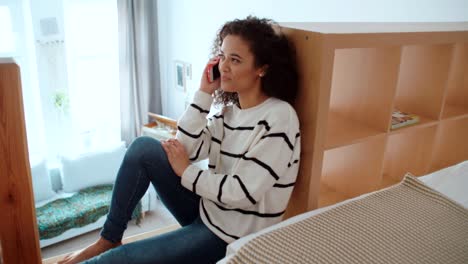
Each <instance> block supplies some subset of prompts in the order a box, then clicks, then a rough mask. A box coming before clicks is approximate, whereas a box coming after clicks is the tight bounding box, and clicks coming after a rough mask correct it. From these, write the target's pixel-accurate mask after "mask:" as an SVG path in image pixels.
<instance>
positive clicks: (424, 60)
mask: <svg viewBox="0 0 468 264" xmlns="http://www.w3.org/2000/svg"><path fill="white" fill-rule="evenodd" d="M452 47H453V45H430V46H423V45H421V46H405V47H403V52H402V59H401V66H400V75H399V79H398V88H397V96H396V99H395V107H396V108H398V109H400V110H401V111H404V112H409V113H415V114H418V115H421V116H425V117H427V118H430V119H434V120H438V119H439V117H440V114H441V111H442V101H443V95H444V90H445V88H446V83H447V79H448V72H449V64H450V59H451V56H452Z"/></svg>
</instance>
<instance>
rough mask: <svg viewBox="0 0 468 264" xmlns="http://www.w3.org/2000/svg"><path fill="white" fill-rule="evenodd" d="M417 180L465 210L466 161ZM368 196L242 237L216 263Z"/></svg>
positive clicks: (422, 222)
mask: <svg viewBox="0 0 468 264" xmlns="http://www.w3.org/2000/svg"><path fill="white" fill-rule="evenodd" d="M418 179H419V180H421V181H422V182H424V183H425V184H426V185H427V186H429V187H430V188H433V189H434V190H436V191H439V192H440V193H442V196H447V197H448V199H451V200H453V201H454V202H455V203H457V204H459V205H460V207H462V208H465V210H466V208H468V203H467V201H468V193H467V192H466V191H464V190H466V186H468V185H467V183H468V161H465V162H462V163H460V164H457V165H455V166H452V167H449V168H446V169H443V170H440V171H437V172H434V173H431V174H429V175H426V176H421V177H419V178H418ZM464 186H465V187H464ZM378 192H381V191H378ZM378 192H375V193H378ZM369 195H372V193H371V194H364V195H362V196H359V197H356V198H353V199H349V200H346V201H343V202H341V203H338V204H336V205H332V206H329V207H325V208H320V209H317V210H313V211H310V212H307V213H304V214H301V215H298V216H296V217H293V218H290V219H288V220H286V221H283V222H281V223H279V224H277V225H274V226H271V227H269V228H266V229H264V230H262V231H259V232H257V233H254V234H251V235H249V236H246V237H243V238H241V239H239V240H237V241H235V242H233V243H231V244H230V245H229V246H228V249H227V256H226V257H225V258H224V259H222V260H221V261H219V262H218V263H219V264H221V263H228V262H229V261H230V260H231V259H233V258H234V257H236V256H237V255H235V253H236V252H239V251H240V249H241V248H242V247H243V246H244V245H246V244H247V243H248V242H249V241H252V240H253V239H254V238H256V237H259V236H260V235H262V234H266V233H270V232H272V231H273V230H277V229H280V228H281V227H287V226H290V225H292V224H294V223H297V222H300V221H303V220H304V219H308V218H311V217H312V216H319V215H320V214H322V213H324V212H327V211H329V210H332V209H333V208H336V207H340V206H343V205H346V204H348V203H353V202H354V201H358V200H361V199H364V198H366V197H367V196H369ZM415 223H420V224H422V225H423V224H424V221H421V220H418V221H417V222H415ZM465 230H467V229H466V228H465ZM434 239H437V238H434ZM465 241H468V239H465ZM466 247H468V246H467V245H465V252H468V251H467V250H466ZM466 254H467V253H465V256H463V257H465V258H466ZM465 261H466V260H465ZM345 262H348V261H345ZM245 263H249V262H245ZM259 263H261V262H259ZM446 263H447V262H446Z"/></svg>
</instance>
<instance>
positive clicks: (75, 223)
mask: <svg viewBox="0 0 468 264" xmlns="http://www.w3.org/2000/svg"><path fill="white" fill-rule="evenodd" d="M111 198H112V185H111V184H109V185H100V186H94V187H90V188H85V189H83V190H80V191H79V192H77V193H76V194H74V195H73V196H71V197H68V198H61V199H58V200H55V201H52V202H50V203H48V204H46V205H44V206H41V207H38V208H36V217H37V225H38V227H39V237H40V239H49V238H53V237H56V236H59V235H61V234H62V233H63V232H65V231H67V230H69V229H72V228H78V227H83V226H86V225H88V224H91V223H94V222H96V221H97V220H98V219H99V218H100V217H102V216H104V215H106V214H107V213H108V212H109V206H110V202H111ZM141 209H142V206H141V202H139V203H138V205H137V207H136V208H135V210H134V211H133V214H132V219H136V220H137V224H139V222H140V220H141Z"/></svg>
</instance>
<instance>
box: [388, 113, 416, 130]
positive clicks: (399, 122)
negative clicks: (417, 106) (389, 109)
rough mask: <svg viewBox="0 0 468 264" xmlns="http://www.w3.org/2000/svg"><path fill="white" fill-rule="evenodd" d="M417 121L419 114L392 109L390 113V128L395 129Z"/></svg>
mask: <svg viewBox="0 0 468 264" xmlns="http://www.w3.org/2000/svg"><path fill="white" fill-rule="evenodd" d="M418 122H419V116H417V115H415V114H410V113H406V112H402V111H399V110H393V113H392V129H397V128H401V127H405V126H409V125H413V124H416V123H418Z"/></svg>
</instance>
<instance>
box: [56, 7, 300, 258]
mask: <svg viewBox="0 0 468 264" xmlns="http://www.w3.org/2000/svg"><path fill="white" fill-rule="evenodd" d="M278 30H279V28H278V27H277V26H276V25H275V24H274V23H273V22H272V21H271V20H267V19H258V18H255V17H250V16H249V17H247V18H246V19H243V20H234V21H230V22H227V23H226V24H225V25H224V26H223V27H222V28H221V29H220V31H219V33H218V36H217V39H216V40H215V43H214V46H213V55H215V56H216V59H214V60H211V61H210V62H209V63H208V65H207V66H206V68H205V72H204V74H203V76H202V78H201V84H200V89H199V90H198V91H197V92H196V94H195V96H194V99H193V103H192V104H191V105H190V106H189V107H188V109H187V110H186V111H185V113H184V114H183V116H182V117H181V118H180V120H179V122H178V132H177V137H176V139H171V140H168V141H165V142H161V143H160V142H159V141H157V140H155V139H152V138H149V137H140V138H137V139H136V140H135V141H134V142H133V143H132V144H131V145H130V147H129V149H128V151H127V153H126V155H125V158H124V161H123V163H122V165H121V167H120V170H119V172H118V175H117V179H116V182H115V186H114V191H113V197H112V202H111V207H110V211H109V214H108V216H107V220H106V222H105V224H104V227H103V229H102V231H101V238H100V239H99V240H98V241H96V242H95V243H94V244H92V245H91V246H89V247H87V248H86V249H84V250H83V251H81V252H77V253H75V254H73V255H70V256H68V257H67V258H66V259H64V260H63V261H62V262H60V263H77V262H81V261H85V260H86V261H85V263H165V264H167V263H215V262H216V261H218V260H220V259H221V258H223V257H224V255H225V253H226V246H227V245H228V243H230V242H232V241H234V240H236V239H238V238H240V237H243V236H245V235H248V234H250V233H252V232H256V231H258V230H260V229H263V228H265V227H268V226H270V225H273V224H275V223H278V222H280V221H281V219H282V216H283V214H284V212H285V209H286V207H287V204H288V201H289V198H290V195H291V192H292V189H293V186H294V183H295V181H296V176H297V172H298V166H299V164H298V162H299V156H300V136H299V121H298V118H297V115H296V112H295V111H294V109H293V108H292V106H291V104H292V103H293V102H294V99H295V97H296V94H297V71H296V63H295V54H294V52H293V49H292V47H291V45H290V43H289V42H288V41H287V39H286V38H285V37H284V36H283V35H282V34H281V33H280V32H278ZM217 62H219V70H220V73H221V77H220V78H219V79H217V80H215V81H213V82H210V81H209V79H208V77H207V76H208V75H207V74H206V72H207V71H208V70H209V69H210V68H211V66H212V64H214V63H217ZM213 100H214V101H215V103H217V104H221V105H222V109H221V111H220V112H219V113H217V114H216V115H213V116H212V117H210V118H207V115H208V113H209V110H210V106H211V104H212V103H213ZM206 158H208V159H209V165H208V167H209V168H208V169H206V170H203V169H200V168H198V167H197V166H195V165H192V164H191V162H194V161H198V160H202V159H206ZM150 183H152V184H153V186H154V187H155V189H156V191H157V192H158V195H159V197H160V198H161V200H162V202H163V203H164V205H165V206H166V207H167V208H168V209H169V211H170V212H171V213H172V214H173V215H174V217H175V218H176V219H177V221H178V222H179V223H180V225H181V226H182V228H180V229H178V230H175V231H173V232H170V233H166V234H162V235H159V236H156V237H153V238H149V239H146V240H142V241H138V242H134V243H130V244H125V245H122V243H121V240H122V236H123V232H124V230H125V229H126V227H127V222H128V221H129V219H130V217H131V214H132V212H133V209H134V208H135V206H136V204H137V203H138V201H139V200H140V199H141V197H142V196H143V194H144V193H145V192H146V190H147V188H148V186H149V184H150Z"/></svg>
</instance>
